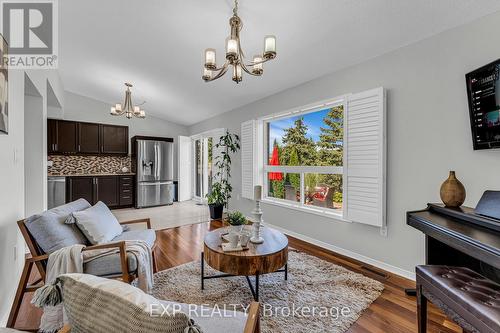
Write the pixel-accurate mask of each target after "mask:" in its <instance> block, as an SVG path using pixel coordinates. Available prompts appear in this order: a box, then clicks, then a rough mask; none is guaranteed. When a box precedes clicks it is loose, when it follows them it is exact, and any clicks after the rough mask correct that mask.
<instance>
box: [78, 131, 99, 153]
mask: <svg viewBox="0 0 500 333" xmlns="http://www.w3.org/2000/svg"><path fill="white" fill-rule="evenodd" d="M99 148H100V145H99V124H91V123H78V152H79V153H83V154H99V153H100V149H99Z"/></svg>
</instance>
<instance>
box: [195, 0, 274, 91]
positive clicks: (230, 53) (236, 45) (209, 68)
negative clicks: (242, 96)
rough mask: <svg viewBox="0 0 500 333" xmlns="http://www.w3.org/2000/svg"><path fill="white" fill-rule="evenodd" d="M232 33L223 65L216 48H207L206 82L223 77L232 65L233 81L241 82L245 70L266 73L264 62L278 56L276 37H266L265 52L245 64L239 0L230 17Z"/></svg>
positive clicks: (255, 73) (228, 40)
mask: <svg viewBox="0 0 500 333" xmlns="http://www.w3.org/2000/svg"><path fill="white" fill-rule="evenodd" d="M229 25H230V26H231V35H230V36H229V37H228V38H227V39H226V61H225V62H224V64H223V65H222V67H217V62H216V56H215V55H216V52H215V49H206V50H205V66H204V67H203V76H202V78H203V80H204V81H205V82H209V81H213V80H217V79H218V78H220V77H222V76H223V75H224V74H226V72H227V71H228V70H229V68H230V66H232V70H233V81H234V82H236V83H239V82H241V80H242V79H243V71H245V72H246V73H248V74H250V75H254V76H261V75H262V74H263V73H264V67H263V64H264V63H265V62H267V61H269V60H272V59H274V58H276V37H275V36H265V37H264V53H263V54H262V55H260V54H259V55H255V56H254V57H253V61H251V62H249V63H247V64H245V62H244V60H245V55H244V53H243V50H242V49H241V42H240V31H241V28H242V27H243V22H242V21H241V19H240V17H239V16H238V0H235V1H234V8H233V16H232V17H231V18H230V19H229Z"/></svg>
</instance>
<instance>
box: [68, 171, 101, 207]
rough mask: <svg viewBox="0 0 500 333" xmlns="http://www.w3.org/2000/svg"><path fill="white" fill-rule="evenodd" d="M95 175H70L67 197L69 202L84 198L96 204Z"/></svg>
mask: <svg viewBox="0 0 500 333" xmlns="http://www.w3.org/2000/svg"><path fill="white" fill-rule="evenodd" d="M94 179H95V178H94V177H68V186H67V194H68V195H67V196H66V197H67V198H68V202H71V201H75V200H78V199H80V198H83V199H85V200H87V201H88V202H89V203H90V204H92V205H93V204H94V201H95V191H94V183H95V180H94Z"/></svg>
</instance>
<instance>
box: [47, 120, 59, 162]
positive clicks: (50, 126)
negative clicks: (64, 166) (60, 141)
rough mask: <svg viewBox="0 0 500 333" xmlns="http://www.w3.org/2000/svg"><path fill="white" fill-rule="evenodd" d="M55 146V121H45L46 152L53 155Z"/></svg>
mask: <svg viewBox="0 0 500 333" xmlns="http://www.w3.org/2000/svg"><path fill="white" fill-rule="evenodd" d="M56 144H57V120H54V119H48V120H47V152H48V153H49V154H50V153H55V152H56Z"/></svg>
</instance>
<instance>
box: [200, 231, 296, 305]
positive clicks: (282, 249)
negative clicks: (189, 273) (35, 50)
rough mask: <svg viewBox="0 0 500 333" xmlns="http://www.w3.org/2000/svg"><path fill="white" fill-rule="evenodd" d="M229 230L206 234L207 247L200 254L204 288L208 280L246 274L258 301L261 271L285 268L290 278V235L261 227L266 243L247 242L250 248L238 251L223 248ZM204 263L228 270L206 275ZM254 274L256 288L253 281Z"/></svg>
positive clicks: (278, 270)
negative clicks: (225, 235)
mask: <svg viewBox="0 0 500 333" xmlns="http://www.w3.org/2000/svg"><path fill="white" fill-rule="evenodd" d="M225 233H227V230H226V228H220V229H217V230H214V231H211V232H209V233H208V234H207V235H206V236H205V242H204V251H203V253H202V255H201V289H202V290H203V289H205V280H208V279H215V278H222V277H230V276H245V277H246V278H247V281H248V285H249V287H250V291H251V292H252V295H253V297H254V299H255V300H256V301H258V300H259V276H260V275H262V274H268V273H276V272H284V273H285V280H287V279H288V265H287V261H288V239H287V238H286V236H285V235H284V234H283V233H281V232H279V231H277V230H274V229H272V228H269V227H264V228H262V229H261V236H262V238H264V243H262V244H253V243H251V242H249V243H248V249H247V250H243V251H237V252H224V251H223V250H222V246H221V244H222V243H223V242H225V241H224V240H223V239H222V235H223V234H225ZM205 263H207V264H208V265H209V266H210V267H212V268H213V269H215V270H217V271H219V272H223V273H225V274H219V275H210V276H205ZM250 276H255V288H254V286H253V285H252V282H251V281H250V278H249V277H250Z"/></svg>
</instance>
